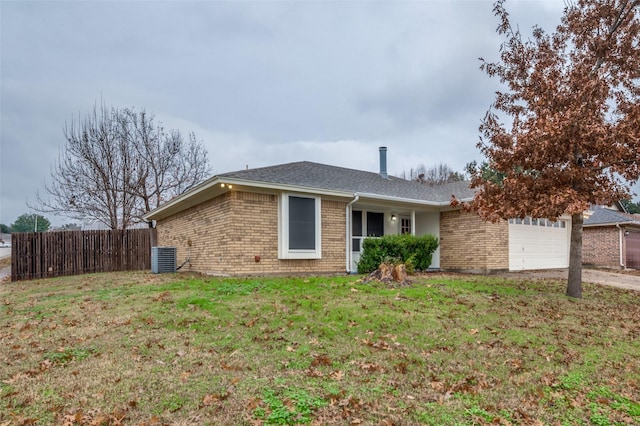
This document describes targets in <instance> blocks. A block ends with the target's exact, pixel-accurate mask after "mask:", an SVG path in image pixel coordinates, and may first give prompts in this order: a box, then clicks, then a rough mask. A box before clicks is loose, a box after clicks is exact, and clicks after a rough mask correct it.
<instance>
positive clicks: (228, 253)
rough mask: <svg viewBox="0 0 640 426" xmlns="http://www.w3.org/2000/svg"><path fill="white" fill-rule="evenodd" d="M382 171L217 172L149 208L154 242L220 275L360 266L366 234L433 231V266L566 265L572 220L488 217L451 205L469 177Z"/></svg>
mask: <svg viewBox="0 0 640 426" xmlns="http://www.w3.org/2000/svg"><path fill="white" fill-rule="evenodd" d="M386 170H387V166H386V148H385V147H381V148H380V171H379V172H378V173H375V172H367V171H360V170H353V169H348V168H342V167H335V166H330V165H326V164H318V163H314V162H309V161H302V162H295V163H288V164H281V165H275V166H271V167H262V168H255V169H246V170H240V171H235V172H230V173H224V174H220V175H217V176H214V177H212V178H210V179H208V180H207V181H205V182H203V183H201V184H200V185H198V186H196V187H194V188H192V189H190V190H189V191H187V192H185V193H184V194H182V195H180V196H178V197H176V198H174V199H172V200H170V201H169V202H167V203H165V204H163V205H161V206H160V207H159V208H157V209H155V210H153V211H150V212H149V213H147V214H146V215H145V217H144V218H145V220H147V221H149V222H150V223H155V226H156V227H157V239H158V240H157V245H158V246H173V247H176V248H177V253H178V262H179V263H181V262H182V261H186V260H188V262H186V264H187V265H186V267H185V270H192V271H197V272H202V273H206V274H216V275H217V274H219V275H268V274H338V273H345V272H346V273H350V272H356V271H357V262H358V260H359V257H360V249H361V247H362V240H363V239H364V238H366V237H367V236H373V237H376V236H382V235H386V234H398V233H411V234H414V235H423V234H432V235H435V236H436V237H438V238H439V240H440V247H439V248H438V250H437V251H436V252H435V253H434V256H433V260H432V264H431V268H433V269H441V270H449V271H467V272H491V271H498V270H509V269H511V270H521V269H541V268H562V267H567V266H568V264H569V234H570V233H569V230H570V218H561V219H560V220H558V221H557V222H550V221H546V220H544V219H541V220H536V219H523V220H512V221H503V222H500V223H487V222H485V221H483V220H481V219H480V217H479V216H477V215H476V214H472V213H466V212H463V211H461V210H459V209H454V208H452V207H451V205H450V201H451V196H452V195H455V196H456V197H457V198H458V199H459V200H462V201H465V200H466V201H468V200H471V199H472V197H473V191H472V190H471V189H470V188H469V186H468V182H453V183H449V184H444V185H438V186H428V185H423V184H420V183H417V182H412V181H407V180H404V179H401V178H397V177H393V176H388V175H387V171H386Z"/></svg>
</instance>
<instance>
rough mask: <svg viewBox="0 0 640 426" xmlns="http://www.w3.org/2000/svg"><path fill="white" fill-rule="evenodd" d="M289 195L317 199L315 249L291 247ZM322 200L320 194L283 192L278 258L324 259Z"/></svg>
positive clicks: (279, 223) (279, 221) (279, 222)
mask: <svg viewBox="0 0 640 426" xmlns="http://www.w3.org/2000/svg"><path fill="white" fill-rule="evenodd" d="M289 197H298V198H309V199H313V200H315V243H316V244H315V249H311V250H301V249H290V248H289ZM321 211H322V201H321V198H320V197H318V196H313V195H309V194H298V193H293V192H286V193H283V194H282V195H281V197H280V209H279V214H278V217H279V220H278V236H279V238H278V258H279V259H322V217H321Z"/></svg>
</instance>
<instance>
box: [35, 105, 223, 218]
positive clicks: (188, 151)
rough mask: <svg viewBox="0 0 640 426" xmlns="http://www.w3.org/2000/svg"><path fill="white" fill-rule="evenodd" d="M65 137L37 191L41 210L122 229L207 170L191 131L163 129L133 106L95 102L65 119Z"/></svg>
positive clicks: (204, 153)
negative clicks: (44, 195)
mask: <svg viewBox="0 0 640 426" xmlns="http://www.w3.org/2000/svg"><path fill="white" fill-rule="evenodd" d="M64 136H65V139H66V141H67V143H66V146H65V148H64V150H63V152H62V153H61V154H60V157H59V159H58V161H57V163H56V165H55V166H54V168H53V169H52V171H51V180H50V182H49V184H46V185H45V192H46V193H47V194H48V196H49V197H48V198H47V199H44V198H42V197H41V196H40V194H39V193H38V194H37V200H38V203H39V206H35V207H33V208H34V209H36V210H38V211H42V212H48V213H54V214H63V215H66V216H69V217H72V218H74V219H78V220H86V219H92V220H95V221H98V222H100V223H103V224H105V225H106V226H108V227H109V228H111V229H125V228H127V227H130V226H131V225H132V224H134V223H138V222H141V221H142V215H143V214H144V213H145V212H147V211H148V210H150V209H152V208H155V207H158V205H159V204H160V203H161V202H162V201H163V200H167V199H169V198H172V197H174V196H176V195H179V194H180V193H182V192H184V191H185V190H187V189H189V188H190V187H192V186H194V185H195V184H197V183H198V182H200V181H202V180H203V179H204V178H205V177H206V176H207V175H208V173H209V170H210V167H209V162H208V158H207V152H206V150H205V148H204V146H203V145H202V144H201V143H200V142H198V141H197V140H196V138H195V136H194V135H193V134H190V135H189V138H188V141H186V142H185V141H184V139H183V138H182V136H181V134H180V132H178V131H175V130H172V131H169V132H166V131H165V130H164V129H163V127H162V126H161V125H160V124H155V123H154V119H153V116H152V115H149V114H147V113H146V112H145V111H141V112H135V111H134V110H132V109H124V110H118V109H117V108H113V107H112V108H107V107H106V106H105V105H104V104H101V105H100V106H99V107H98V106H94V108H93V111H92V112H91V113H90V114H88V115H87V116H86V117H85V118H84V119H83V120H80V118H78V119H77V120H72V121H71V124H67V125H65V128H64Z"/></svg>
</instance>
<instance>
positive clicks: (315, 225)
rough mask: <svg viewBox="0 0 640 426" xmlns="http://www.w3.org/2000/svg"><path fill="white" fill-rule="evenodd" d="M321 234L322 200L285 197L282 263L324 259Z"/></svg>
mask: <svg viewBox="0 0 640 426" xmlns="http://www.w3.org/2000/svg"><path fill="white" fill-rule="evenodd" d="M320 231H321V226H320V197H310V196H307V195H298V194H282V197H281V203H280V223H279V230H278V233H279V244H278V257H279V258H280V259H320V258H321V257H322V249H321V244H320V243H321V232H320Z"/></svg>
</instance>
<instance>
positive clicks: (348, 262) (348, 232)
mask: <svg viewBox="0 0 640 426" xmlns="http://www.w3.org/2000/svg"><path fill="white" fill-rule="evenodd" d="M353 197H354V198H353V200H351V201H350V202H349V203H348V204H347V207H346V208H345V216H346V219H347V220H346V222H347V225H346V244H345V245H346V267H347V268H346V271H347V274H349V273H351V244H352V242H351V206H352V205H353V203H355V202H356V201H358V200H359V199H360V196H359V195H358V193H357V192H356V193H355V194H353Z"/></svg>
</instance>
